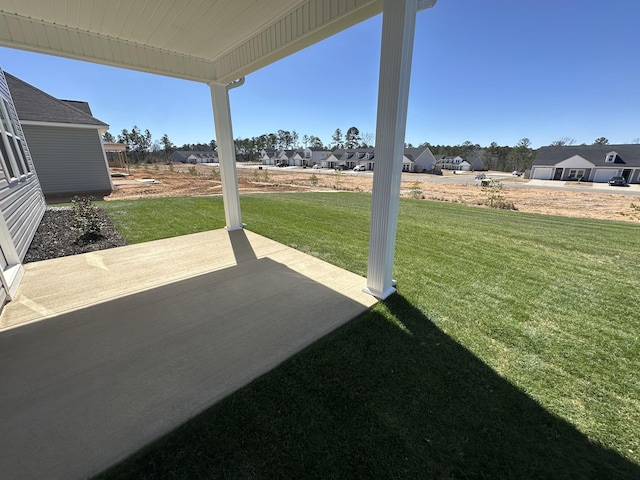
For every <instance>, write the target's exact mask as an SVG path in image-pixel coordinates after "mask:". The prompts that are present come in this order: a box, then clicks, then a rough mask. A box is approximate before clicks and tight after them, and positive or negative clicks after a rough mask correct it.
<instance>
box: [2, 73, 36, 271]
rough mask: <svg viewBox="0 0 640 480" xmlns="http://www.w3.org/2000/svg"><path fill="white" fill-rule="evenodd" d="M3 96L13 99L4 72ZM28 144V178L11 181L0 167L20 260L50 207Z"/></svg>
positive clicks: (9, 225)
mask: <svg viewBox="0 0 640 480" xmlns="http://www.w3.org/2000/svg"><path fill="white" fill-rule="evenodd" d="M0 95H1V96H3V97H5V98H7V99H9V100H10V99H11V96H10V93H9V87H8V86H7V82H6V80H5V78H4V75H3V74H2V70H0ZM9 104H10V106H11V110H12V111H11V115H13V116H14V119H17V118H18V115H17V113H16V110H15V107H14V106H13V102H12V101H9ZM15 124H16V127H17V128H18V130H19V131H18V134H19V135H21V136H22V138H25V136H24V132H23V131H22V130H21V126H20V122H17V121H16V122H15ZM27 144H28V140H27V141H26V142H24V145H23V147H24V153H25V156H26V158H25V161H26V162H27V163H28V165H29V169H30V172H29V173H28V174H27V175H26V176H24V177H21V178H20V179H14V180H11V179H9V178H7V176H6V172H4V171H3V169H2V168H0V212H2V215H3V217H4V220H5V222H6V225H7V228H8V229H9V234H10V236H11V238H12V240H13V243H14V245H15V247H16V250H17V252H18V255H19V256H20V260H22V259H23V258H24V256H25V255H26V253H27V250H28V249H29V245H31V240H33V236H34V235H35V233H36V230H37V228H38V225H39V224H40V220H41V219H42V216H43V215H44V210H45V207H46V204H45V202H44V197H43V195H42V190H41V188H40V183H39V182H38V176H37V173H36V169H35V166H34V164H33V160H32V157H31V155H30V149H29V147H28V146H27Z"/></svg>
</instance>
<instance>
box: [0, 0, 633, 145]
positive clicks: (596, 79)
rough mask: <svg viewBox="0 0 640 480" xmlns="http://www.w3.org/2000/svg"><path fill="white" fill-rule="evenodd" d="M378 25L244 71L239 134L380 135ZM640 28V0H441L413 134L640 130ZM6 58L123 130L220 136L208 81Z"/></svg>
mask: <svg viewBox="0 0 640 480" xmlns="http://www.w3.org/2000/svg"><path fill="white" fill-rule="evenodd" d="M381 25H382V19H381V16H377V17H375V18H372V19H370V20H368V21H366V22H363V23H361V24H359V25H356V26H354V27H352V28H350V29H349V30H346V31H344V32H342V33H340V34H338V35H336V36H334V37H332V38H330V39H327V40H325V41H324V42H322V43H320V44H317V45H314V46H312V47H309V48H307V49H305V50H303V51H301V52H298V53H296V54H294V55H292V56H290V57H287V58H285V59H283V60H281V61H279V62H277V63H275V64H273V65H270V66H268V67H265V68H263V69H262V70H260V71H258V72H255V73H253V74H251V75H249V76H247V78H246V83H245V84H244V85H243V86H242V87H240V88H237V89H234V90H232V91H231V93H230V98H231V110H232V118H233V132H234V136H235V137H243V138H244V137H252V136H257V135H260V134H262V133H269V132H276V131H277V130H279V129H283V130H296V131H297V132H298V134H299V135H300V137H302V135H304V134H307V135H316V136H318V137H320V138H321V139H322V140H323V141H324V142H325V143H328V142H330V141H331V135H332V134H333V132H334V131H335V129H336V128H340V129H341V130H342V131H343V132H345V131H346V130H347V129H348V128H349V127H351V126H356V127H358V129H359V130H360V132H361V133H363V134H364V133H370V134H375V120H376V118H375V117H376V102H377V85H378V68H379V51H380V34H381ZM639 27H640V2H638V1H637V0H611V1H610V2H602V1H594V0H555V1H554V0H538V1H535V2H523V1H514V0H486V1H480V0H439V1H438V3H437V4H436V6H435V7H434V8H432V9H429V10H424V11H421V12H419V13H418V20H417V25H416V38H415V46H414V57H413V71H412V76H411V91H410V97H409V112H408V120H407V133H406V137H405V138H406V141H407V142H410V143H413V144H415V145H417V144H419V143H422V142H425V141H428V142H430V143H432V144H448V145H455V144H460V143H462V142H464V141H466V140H470V141H471V142H472V143H478V144H480V145H482V146H486V145H488V144H489V143H491V142H492V141H495V142H497V143H498V144H499V145H514V144H515V143H516V142H517V141H518V140H519V139H521V138H523V137H527V138H529V139H531V142H532V145H533V146H534V147H538V146H542V145H548V144H549V143H551V142H552V141H554V140H557V139H559V138H562V137H569V138H573V139H575V141H576V142H577V143H592V142H593V140H595V139H596V138H598V137H601V136H604V137H607V138H608V139H609V141H610V143H629V142H633V141H638V139H639V138H640V61H638V55H639V46H640V39H639V38H638V32H639ZM0 66H1V67H2V68H3V69H4V70H6V71H7V72H9V73H11V74H13V75H15V76H17V77H19V78H21V79H23V80H24V81H26V82H28V83H30V84H32V85H34V86H35V87H37V88H40V89H41V90H44V91H45V92H47V93H49V94H51V95H53V96H55V97H58V98H63V99H73V100H85V101H88V102H89V104H90V106H91V108H92V110H93V113H94V116H95V117H97V118H99V119H100V120H102V121H104V122H106V123H108V124H109V125H110V126H111V128H110V132H111V133H112V134H113V135H114V136H117V134H118V133H120V131H121V130H122V129H123V128H126V129H131V127H132V126H133V125H138V126H139V127H140V128H142V129H143V130H144V129H149V130H150V132H151V133H152V135H153V139H154V140H158V139H159V138H160V137H161V136H162V135H163V134H164V133H166V134H168V135H169V138H170V139H171V140H172V141H173V143H175V144H177V145H182V144H184V143H195V142H209V141H210V140H211V139H212V138H214V137H215V133H214V127H213V115H212V111H211V98H210V92H209V88H208V87H207V86H206V85H204V84H199V83H195V82H189V81H184V80H177V79H172V78H164V77H160V76H156V75H150V74H144V73H139V72H132V71H127V70H122V69H117V68H113V67H105V66H101V65H95V64H89V63H85V62H78V61H73V60H67V59H63V58H57V57H52V56H45V55H39V54H34V53H30V52H24V51H19V50H13V49H7V48H0Z"/></svg>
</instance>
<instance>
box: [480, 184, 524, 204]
mask: <svg viewBox="0 0 640 480" xmlns="http://www.w3.org/2000/svg"><path fill="white" fill-rule="evenodd" d="M482 193H483V194H484V195H485V197H486V200H485V205H488V206H489V207H491V208H497V209H500V210H517V208H516V206H515V204H514V203H513V202H509V201H507V200H505V194H504V186H503V185H502V182H501V181H500V180H496V179H491V180H488V181H487V180H483V181H482Z"/></svg>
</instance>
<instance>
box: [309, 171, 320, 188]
mask: <svg viewBox="0 0 640 480" xmlns="http://www.w3.org/2000/svg"><path fill="white" fill-rule="evenodd" d="M309 182H310V183H311V186H312V187H317V186H318V177H317V176H316V174H315V173H314V174H312V175H311V177H309Z"/></svg>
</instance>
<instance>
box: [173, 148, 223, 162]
mask: <svg viewBox="0 0 640 480" xmlns="http://www.w3.org/2000/svg"><path fill="white" fill-rule="evenodd" d="M169 160H171V161H172V162H180V163H218V162H219V160H218V152H214V151H208V152H191V151H185V150H176V151H175V152H173V153H172V154H171V155H169Z"/></svg>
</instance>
